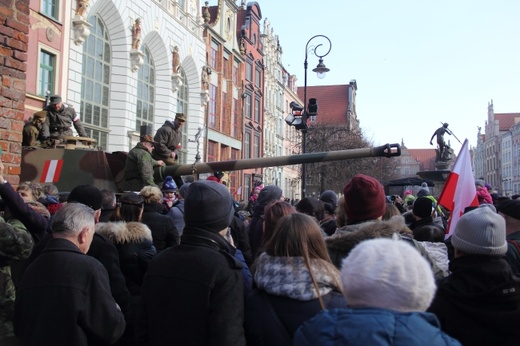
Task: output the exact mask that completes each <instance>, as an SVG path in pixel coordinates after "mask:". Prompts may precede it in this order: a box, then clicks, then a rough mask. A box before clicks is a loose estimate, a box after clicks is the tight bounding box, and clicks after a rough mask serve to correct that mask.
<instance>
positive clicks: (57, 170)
mask: <svg viewBox="0 0 520 346" xmlns="http://www.w3.org/2000/svg"><path fill="white" fill-rule="evenodd" d="M62 167H63V160H46V161H45V164H44V165H43V171H42V176H41V177H40V183H56V182H58V181H59V180H60V175H61V168H62Z"/></svg>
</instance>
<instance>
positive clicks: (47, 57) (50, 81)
mask: <svg viewBox="0 0 520 346" xmlns="http://www.w3.org/2000/svg"><path fill="white" fill-rule="evenodd" d="M55 81H56V55H54V54H52V53H49V52H46V51H44V50H40V74H39V83H38V95H40V96H45V95H46V94H47V91H48V92H50V93H51V94H54V93H55V90H54V88H55Z"/></svg>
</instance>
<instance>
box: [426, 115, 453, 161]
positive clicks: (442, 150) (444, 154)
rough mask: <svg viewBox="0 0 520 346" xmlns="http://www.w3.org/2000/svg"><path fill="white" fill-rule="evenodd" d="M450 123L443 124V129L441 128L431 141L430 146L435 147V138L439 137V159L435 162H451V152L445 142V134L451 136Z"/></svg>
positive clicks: (436, 131)
mask: <svg viewBox="0 0 520 346" xmlns="http://www.w3.org/2000/svg"><path fill="white" fill-rule="evenodd" d="M448 125H449V124H448V123H444V124H442V126H441V127H439V128H438V129H437V130H435V132H434V133H433V135H432V138H431V139H430V145H433V138H434V137H437V159H436V160H435V162H446V161H449V160H450V158H449V156H450V155H449V154H450V153H449V150H447V149H450V148H449V147H448V146H446V143H445V142H444V134H445V133H447V134H449V135H451V132H450V130H448Z"/></svg>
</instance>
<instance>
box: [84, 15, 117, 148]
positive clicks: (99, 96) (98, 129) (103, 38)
mask: <svg viewBox="0 0 520 346" xmlns="http://www.w3.org/2000/svg"><path fill="white" fill-rule="evenodd" d="M88 22H89V23H90V24H91V25H92V27H91V29H90V35H89V37H88V38H87V40H86V41H85V43H84V44H83V71H82V72H83V73H82V77H81V120H82V121H83V123H84V125H85V130H86V132H87V134H88V135H89V136H90V137H92V138H94V139H95V140H97V143H98V145H99V146H101V147H102V148H105V149H106V148H107V145H108V133H109V129H108V102H109V100H110V62H111V51H110V40H109V38H108V33H107V32H106V29H105V25H104V24H103V22H102V21H101V19H100V18H98V17H97V16H92V17H90V18H89V20H88Z"/></svg>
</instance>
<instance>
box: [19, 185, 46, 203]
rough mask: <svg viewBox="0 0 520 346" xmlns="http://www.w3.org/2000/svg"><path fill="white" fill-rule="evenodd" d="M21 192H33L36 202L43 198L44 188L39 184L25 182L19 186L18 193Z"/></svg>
mask: <svg viewBox="0 0 520 346" xmlns="http://www.w3.org/2000/svg"><path fill="white" fill-rule="evenodd" d="M20 191H31V193H32V195H33V197H34V200H35V201H37V200H38V198H41V197H43V190H42V186H41V185H40V184H39V183H35V182H32V181H24V182H22V183H20V185H18V188H17V189H16V192H20Z"/></svg>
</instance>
